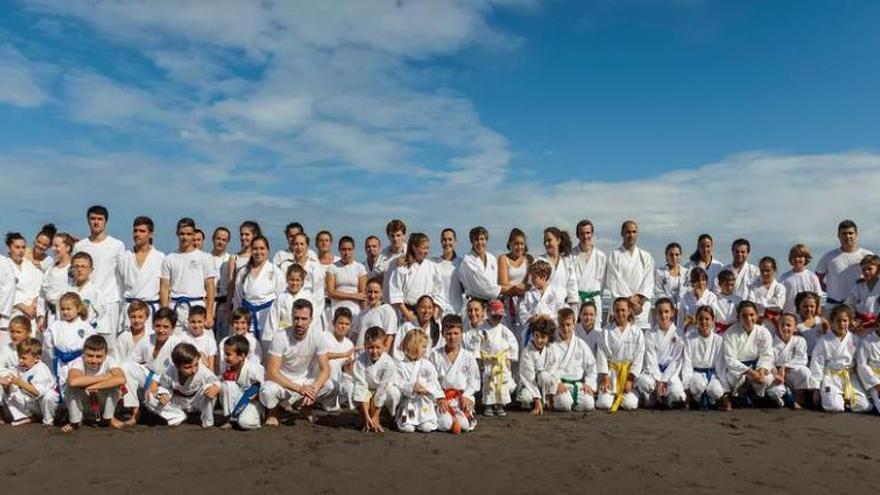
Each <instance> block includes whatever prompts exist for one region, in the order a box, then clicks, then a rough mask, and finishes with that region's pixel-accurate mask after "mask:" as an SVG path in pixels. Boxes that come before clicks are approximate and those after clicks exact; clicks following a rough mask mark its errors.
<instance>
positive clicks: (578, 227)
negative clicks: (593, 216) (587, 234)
mask: <svg viewBox="0 0 880 495" xmlns="http://www.w3.org/2000/svg"><path fill="white" fill-rule="evenodd" d="M588 225H589V226H590V228H591V229H592V230H593V232H595V231H596V226H595V225H593V222H592V221H590V220H588V219H586V218H584V219H583V220H581V221H580V222H578V223H577V225H576V226H575V228H574V235H576V236H580V235H581V234H580V233H581V229H582V228H583V227H586V226H588Z"/></svg>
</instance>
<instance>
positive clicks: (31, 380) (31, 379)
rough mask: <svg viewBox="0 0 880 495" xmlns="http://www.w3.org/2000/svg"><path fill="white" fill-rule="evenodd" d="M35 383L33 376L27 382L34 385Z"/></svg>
mask: <svg viewBox="0 0 880 495" xmlns="http://www.w3.org/2000/svg"><path fill="white" fill-rule="evenodd" d="M33 381H34V377H33V375H31V376H29V377H27V382H28V383H33Z"/></svg>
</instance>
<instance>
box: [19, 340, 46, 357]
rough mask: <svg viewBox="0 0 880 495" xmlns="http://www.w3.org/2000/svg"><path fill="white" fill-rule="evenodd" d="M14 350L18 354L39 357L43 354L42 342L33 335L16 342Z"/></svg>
mask: <svg viewBox="0 0 880 495" xmlns="http://www.w3.org/2000/svg"><path fill="white" fill-rule="evenodd" d="M15 350H16V351H17V352H18V355H19V356H22V355H25V356H33V357H40V356H41V355H42V354H43V344H41V343H40V341H39V340H37V339H35V338H33V337H28V338H26V339H24V340H22V341H21V342H19V343H18V344H16V346H15Z"/></svg>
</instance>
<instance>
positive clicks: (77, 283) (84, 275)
mask: <svg viewBox="0 0 880 495" xmlns="http://www.w3.org/2000/svg"><path fill="white" fill-rule="evenodd" d="M70 272H71V274H72V275H73V277H72V279H73V287H72V288H71V289H72V290H73V292H76V293H77V294H79V297H80V299H82V302H83V304H85V305H86V307H87V308H88V316H87V317H86V318H85V320H86V322H87V323H88V324H89V325H91V326H92V328H94V329H95V331H96V332H98V333H99V334H101V335H104V336H105V337H106V338H108V339H109V341H112V342H113V343H114V345H115V343H116V331H115V329H114V330H113V331H112V332H111V331H110V328H108V327H107V320H106V319H105V317H106V316H107V308H106V306H105V304H104V296H103V293H102V292H101V288H100V287H98V286H97V285H95V284H94V283H93V282H91V280H90V277H91V275H92V257H91V256H89V255H88V253H83V252H80V253H76V254H74V255H73V258H71V260H70ZM111 333H112V335H110V334H111Z"/></svg>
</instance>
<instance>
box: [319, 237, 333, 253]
mask: <svg viewBox="0 0 880 495" xmlns="http://www.w3.org/2000/svg"><path fill="white" fill-rule="evenodd" d="M332 242H333V240H332V239H330V236H329V235H327V234H321V235H319V236H318V237H317V238H315V247H317V248H318V251H320V252H322V253H326V252H327V251H330V244H331V243H332Z"/></svg>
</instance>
